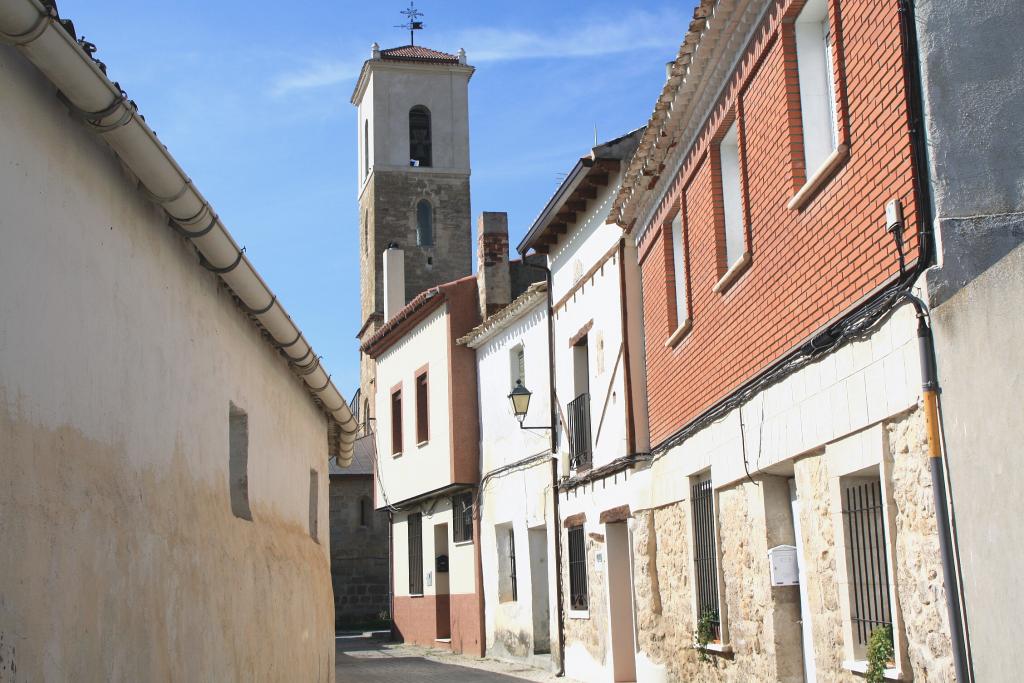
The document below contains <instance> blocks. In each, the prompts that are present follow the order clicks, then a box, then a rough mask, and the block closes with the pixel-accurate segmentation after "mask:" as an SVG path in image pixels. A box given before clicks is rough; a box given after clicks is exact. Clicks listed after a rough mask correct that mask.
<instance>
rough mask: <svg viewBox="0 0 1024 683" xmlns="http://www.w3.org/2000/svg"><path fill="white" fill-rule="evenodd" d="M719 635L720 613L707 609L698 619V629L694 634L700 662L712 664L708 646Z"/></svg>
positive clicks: (694, 644)
mask: <svg viewBox="0 0 1024 683" xmlns="http://www.w3.org/2000/svg"><path fill="white" fill-rule="evenodd" d="M717 634H718V613H717V612H716V611H715V610H711V609H706V610H704V612H703V613H702V614H701V615H700V618H699V619H697V628H696V630H695V631H694V632H693V646H694V647H695V648H696V649H697V652H698V653H699V657H700V661H702V662H710V661H711V658H710V657H708V644H709V643H712V642H714V641H715V637H716V635H717Z"/></svg>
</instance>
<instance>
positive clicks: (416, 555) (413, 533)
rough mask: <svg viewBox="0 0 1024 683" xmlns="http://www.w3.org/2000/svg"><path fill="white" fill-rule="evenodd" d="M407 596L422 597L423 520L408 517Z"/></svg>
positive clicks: (415, 515) (413, 514)
mask: <svg viewBox="0 0 1024 683" xmlns="http://www.w3.org/2000/svg"><path fill="white" fill-rule="evenodd" d="M407 524H408V527H409V595H423V519H422V517H421V516H420V513H418V512H414V513H412V514H411V515H409V518H408V521H407Z"/></svg>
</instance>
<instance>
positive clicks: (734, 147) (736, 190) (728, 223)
mask: <svg viewBox="0 0 1024 683" xmlns="http://www.w3.org/2000/svg"><path fill="white" fill-rule="evenodd" d="M718 151H719V159H720V161H721V171H722V209H723V213H724V215H725V263H726V267H727V268H728V267H731V266H732V265H733V264H734V263H736V262H737V261H739V260H740V258H742V257H743V254H744V252H745V251H746V243H745V240H744V237H743V233H744V230H743V194H742V190H741V188H740V145H739V135H738V134H737V122H736V121H733V124H732V125H731V126H729V130H727V131H726V132H725V136H724V137H723V138H722V142H721V143H720V144H719V147H718Z"/></svg>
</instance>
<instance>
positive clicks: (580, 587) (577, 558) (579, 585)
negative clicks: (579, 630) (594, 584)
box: [569, 526, 590, 610]
mask: <svg viewBox="0 0 1024 683" xmlns="http://www.w3.org/2000/svg"><path fill="white" fill-rule="evenodd" d="M589 606H590V595H589V592H588V590H587V539H586V537H585V536H584V535H583V527H582V526H574V527H570V528H569V609H578V610H585V609H588V607H589Z"/></svg>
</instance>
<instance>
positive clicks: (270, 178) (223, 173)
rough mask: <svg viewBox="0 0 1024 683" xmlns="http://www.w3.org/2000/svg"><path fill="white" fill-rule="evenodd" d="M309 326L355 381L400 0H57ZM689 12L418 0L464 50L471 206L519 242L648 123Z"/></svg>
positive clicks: (447, 39) (443, 39)
mask: <svg viewBox="0 0 1024 683" xmlns="http://www.w3.org/2000/svg"><path fill="white" fill-rule="evenodd" d="M59 6H60V9H61V14H62V15H63V16H64V17H67V18H70V19H72V20H73V21H74V22H75V27H76V30H77V31H78V33H79V35H84V36H85V37H86V39H88V40H90V41H92V42H94V43H96V45H97V46H98V48H99V50H98V52H97V57H98V58H100V59H101V60H103V61H104V62H106V64H107V67H108V74H109V76H110V77H111V78H112V79H113V80H116V81H119V82H120V83H121V85H122V87H124V88H125V90H126V91H127V92H128V95H129V96H130V97H131V98H133V99H134V100H135V101H136V102H137V103H138V105H139V108H140V110H141V112H142V114H143V115H145V117H146V120H147V122H148V123H149V124H150V125H151V126H152V127H153V129H154V130H156V132H157V134H158V135H159V136H160V139H161V140H162V141H163V142H164V143H165V144H166V145H167V146H168V148H169V149H170V150H171V153H172V154H173V155H174V156H175V157H176V158H177V159H178V161H179V162H180V163H181V165H182V167H183V168H184V169H185V170H186V172H187V173H188V174H189V175H190V176H191V177H192V179H193V180H194V181H195V183H196V184H197V186H198V187H199V188H200V190H201V191H202V192H203V194H205V195H206V197H207V198H208V199H209V200H210V201H211V202H212V203H213V205H214V206H215V207H216V209H217V212H218V213H219V214H220V216H221V218H222V219H223V220H224V223H225V225H226V226H227V227H228V229H229V230H230V231H231V233H232V234H233V235H234V236H235V238H236V239H237V240H238V242H239V243H240V244H244V245H245V246H246V254H247V255H248V256H249V258H250V259H251V260H252V262H253V263H254V264H255V266H256V268H257V269H258V270H259V271H260V273H261V274H262V275H263V277H264V278H265V279H266V281H267V283H268V284H269V285H270V287H271V288H272V289H273V290H274V291H275V292H276V293H277V295H278V297H279V299H280V300H281V301H282V302H283V303H284V305H285V306H286V308H287V309H288V311H289V313H291V315H292V317H293V318H295V320H296V322H297V323H298V324H299V326H300V327H301V328H302V329H303V331H304V332H305V333H306V335H307V338H308V339H309V340H310V341H311V342H312V344H313V346H314V347H315V348H316V350H317V352H318V353H320V354H322V355H323V357H324V363H325V364H326V366H327V367H328V368H329V370H330V372H331V373H332V374H333V377H334V380H335V383H336V384H337V385H338V387H339V388H340V389H341V390H342V392H343V393H345V394H346V395H350V394H351V392H352V391H353V390H354V388H355V387H356V386H357V385H358V376H359V369H358V347H357V344H356V341H355V338H354V336H355V333H356V331H357V330H358V329H359V326H360V324H361V320H360V319H359V272H358V271H359V255H358V233H357V225H358V211H357V198H356V169H357V166H356V164H357V161H356V142H357V139H356V122H355V109H354V107H352V105H351V104H349V97H350V96H351V93H352V87H353V85H354V79H355V76H356V75H357V74H358V70H359V67H360V65H361V64H362V61H363V60H364V59H366V58H367V57H368V56H369V51H370V44H371V43H373V42H374V41H377V42H379V43H380V45H381V47H382V48H386V47H393V46H396V45H402V44H405V43H407V42H408V33H407V32H405V31H402V30H400V29H396V28H393V26H394V25H395V24H399V23H402V21H403V17H402V16H401V15H400V14H399V10H401V9H404V8H405V7H406V6H407V2H402V1H400V0H394V1H389V2H371V3H368V2H349V1H347V0H346V1H335V2H330V1H328V2H319V3H299V2H284V3H282V2H267V1H265V0H262V1H256V0H253V1H250V2H241V1H239V0H234V1H232V0H229V1H227V2H210V1H209V0H146V1H145V2H138V0H133V1H129V0H105V1H103V2H96V0H61V1H60V4H59ZM692 6H693V3H692V2H690V1H687V0H683V2H678V1H677V2H661V1H651V2H629V3H626V2H614V1H602V0H596V1H592V2H551V1H550V0H549V1H547V2H539V1H526V2H516V3H493V2H479V1H477V2H464V1H461V0H459V1H453V0H445V1H444V2H441V1H439V0H420V1H419V2H417V8H418V9H420V10H421V11H423V12H424V14H425V15H426V16H425V18H424V21H425V24H426V30H424V31H421V32H420V33H419V34H418V37H417V43H419V44H423V45H426V46H428V47H433V48H435V49H439V50H444V51H447V52H455V51H456V50H458V48H460V47H464V48H465V49H466V52H467V54H468V58H469V62H470V63H471V64H473V65H474V66H476V67H477V71H476V74H475V75H474V76H473V79H472V81H471V82H470V149H471V155H472V159H471V162H472V169H473V175H472V180H471V187H472V211H473V216H474V218H475V216H476V215H477V214H479V212H480V211H507V212H508V214H509V227H510V231H511V233H512V235H511V236H512V242H513V244H515V243H517V242H518V239H519V238H520V237H521V236H522V235H523V234H524V232H525V230H526V228H527V227H529V224H530V222H531V220H532V219H533V218H534V217H535V216H536V214H537V213H538V212H539V210H540V209H541V207H542V206H543V204H544V203H545V202H546V201H547V199H548V197H550V195H551V193H552V192H553V191H554V189H555V187H556V185H557V182H558V178H559V174H564V173H565V172H566V171H568V170H569V169H570V168H571V167H572V165H573V164H574V163H575V160H576V159H577V158H578V157H579V156H580V155H582V154H585V153H586V152H587V151H588V150H589V148H590V146H591V144H592V143H593V139H594V127H595V125H596V126H597V133H598V136H599V137H600V138H601V139H610V138H613V137H617V136H618V135H620V134H622V133H625V132H626V131H628V130H631V129H633V128H636V127H638V126H641V125H643V124H644V123H646V121H647V119H648V117H649V115H650V113H651V110H652V108H653V106H654V101H655V99H656V97H657V95H658V93H659V91H660V89H661V85H662V83H663V81H664V77H665V62H666V61H668V60H669V59H671V58H672V57H673V56H674V55H675V51H676V49H677V48H678V45H679V42H680V41H681V40H682V37H683V33H684V32H685V30H686V26H687V24H688V23H689V19H690V17H691V16H692Z"/></svg>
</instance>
